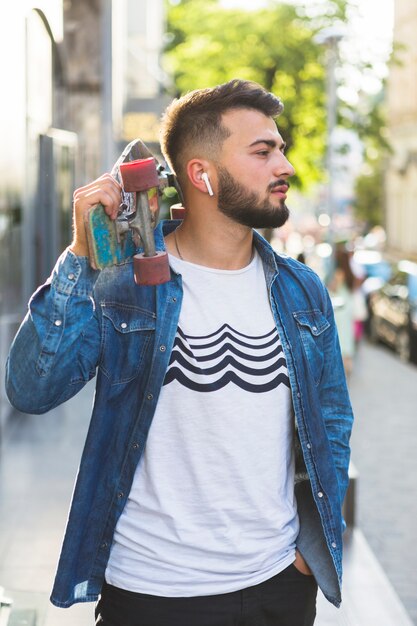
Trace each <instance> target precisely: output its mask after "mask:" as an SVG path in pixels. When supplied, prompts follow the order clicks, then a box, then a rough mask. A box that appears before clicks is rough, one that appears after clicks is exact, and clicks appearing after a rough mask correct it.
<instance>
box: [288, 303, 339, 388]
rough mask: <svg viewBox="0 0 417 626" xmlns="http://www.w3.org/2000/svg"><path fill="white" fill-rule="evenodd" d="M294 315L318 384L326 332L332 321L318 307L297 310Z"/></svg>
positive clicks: (322, 362)
mask: <svg viewBox="0 0 417 626" xmlns="http://www.w3.org/2000/svg"><path fill="white" fill-rule="evenodd" d="M293 315H294V317H295V321H296V322H297V327H298V332H299V333H300V337H301V343H302V346H303V350H304V352H305V355H306V357H307V362H308V365H309V367H310V371H311V373H312V375H313V379H314V383H315V384H316V385H318V384H319V382H320V380H321V376H322V373H323V364H324V333H325V331H326V330H327V329H328V328H329V327H330V323H329V322H328V321H327V319H326V318H325V317H324V315H323V313H322V312H321V311H319V310H318V309H313V310H311V311H297V312H295V313H293Z"/></svg>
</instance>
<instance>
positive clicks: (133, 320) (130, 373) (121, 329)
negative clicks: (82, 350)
mask: <svg viewBox="0 0 417 626" xmlns="http://www.w3.org/2000/svg"><path fill="white" fill-rule="evenodd" d="M102 313H103V335H102V336H103V350H102V359H101V365H100V367H101V369H102V371H103V373H104V374H105V375H106V376H107V378H109V379H110V380H111V382H112V383H113V384H118V383H127V382H128V381H129V380H132V378H135V376H136V375H137V374H138V372H139V369H140V367H141V365H142V363H143V359H144V356H145V354H146V351H147V349H149V348H150V346H152V344H153V337H154V334H155V322H156V317H155V315H154V314H153V313H151V312H150V311H146V310H143V309H140V308H138V307H130V306H126V305H116V304H107V303H106V304H102Z"/></svg>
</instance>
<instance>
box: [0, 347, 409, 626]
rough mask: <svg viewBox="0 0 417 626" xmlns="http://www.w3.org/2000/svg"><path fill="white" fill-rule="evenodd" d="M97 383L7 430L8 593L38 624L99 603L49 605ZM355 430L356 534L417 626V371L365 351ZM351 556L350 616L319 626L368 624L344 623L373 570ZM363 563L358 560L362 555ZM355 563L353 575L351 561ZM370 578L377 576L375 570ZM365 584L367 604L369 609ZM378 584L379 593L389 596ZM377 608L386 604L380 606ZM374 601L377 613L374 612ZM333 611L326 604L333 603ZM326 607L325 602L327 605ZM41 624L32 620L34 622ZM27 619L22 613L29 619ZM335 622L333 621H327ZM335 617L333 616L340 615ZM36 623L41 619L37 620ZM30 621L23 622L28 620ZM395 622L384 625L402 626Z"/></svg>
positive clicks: (2, 579) (4, 574) (1, 546)
mask: <svg viewBox="0 0 417 626" xmlns="http://www.w3.org/2000/svg"><path fill="white" fill-rule="evenodd" d="M93 388H94V383H90V384H89V385H88V386H87V388H86V389H85V390H83V391H82V392H81V393H80V394H79V395H78V396H77V397H76V398H74V399H73V400H71V401H69V402H67V403H66V404H64V405H63V406H61V407H59V408H58V409H56V410H54V411H51V412H50V413H48V414H46V415H44V416H28V415H17V416H16V417H15V419H14V420H12V421H11V422H10V423H9V426H8V429H7V432H6V434H5V439H4V441H3V445H2V449H1V454H0V586H3V587H5V589H6V594H7V595H8V596H10V597H11V598H12V599H13V601H14V607H15V610H16V611H18V610H20V611H25V619H27V621H26V622H24V623H28V624H31V625H32V624H35V623H36V626H70V625H71V626H74V624H77V626H90V625H91V624H92V623H93V621H94V620H93V610H94V607H93V605H92V604H91V603H90V604H87V605H77V606H75V607H73V608H71V609H70V610H62V609H57V608H55V607H53V606H52V605H51V604H50V603H49V600H48V598H49V593H50V590H51V586H52V582H53V577H54V573H55V566H56V562H57V558H58V554H59V548H60V542H61V539H62V534H63V530H64V525H65V518H66V514H67V510H68V505H69V501H70V498H71V490H72V485H73V480H74V477H75V474H76V470H77V463H78V460H79V456H80V452H81V446H82V444H83V440H84V437H85V434H86V430H87V427H88V419H89V413H90V405H91V401H92V394H93ZM350 388H351V395H352V402H353V407H354V411H355V415H356V423H355V428H354V432H353V437H352V449H353V454H352V458H353V462H354V465H355V467H356V469H357V470H358V473H359V478H358V483H357V510H356V512H357V517H356V519H357V526H358V527H359V528H360V529H361V530H362V531H363V533H364V535H365V538H366V540H367V543H368V545H369V546H370V547H371V549H372V551H373V553H374V555H375V556H376V557H377V559H378V560H379V562H380V564H382V567H383V569H384V570H385V573H386V574H387V575H388V577H389V580H390V582H391V583H392V585H393V586H394V588H395V590H396V592H397V594H398V595H399V596H400V598H401V600H402V602H403V604H404V605H405V607H406V608H407V610H408V612H409V614H410V615H411V616H412V618H413V621H414V623H415V624H417V593H416V589H417V568H416V567H415V563H416V562H417V544H416V542H415V540H414V532H413V527H414V519H415V518H416V516H417V504H416V498H415V494H416V486H417V455H415V453H414V451H415V450H416V448H417V428H416V426H415V419H416V406H417V367H416V366H412V365H407V364H404V363H402V362H401V361H400V360H399V359H398V357H397V356H396V355H395V354H394V353H392V352H391V351H390V350H388V349H386V348H384V347H380V346H372V345H368V344H367V343H364V344H363V345H362V346H361V347H360V350H359V352H358V354H357V358H356V362H355V370H354V373H353V376H352V379H351V382H350ZM356 550H357V551H356V552H355V551H354V552H353V554H352V553H349V552H348V553H347V555H346V557H347V558H346V562H347V565H348V568H347V572H346V574H347V575H346V579H345V580H346V586H348V585H349V586H350V588H349V589H345V600H346V602H345V603H344V605H343V610H342V611H341V612H340V611H336V612H333V613H332V610H331V607H330V605H329V607H330V609H329V607H327V606H325V610H324V611H322V613H321V615H322V617H321V618H320V604H319V618H318V619H317V624H318V626H321V625H323V626H324V625H326V626H327V624H329V625H331V626H336V621H335V619H336V614H338V615H340V618H339V619H340V620H341V621H340V622H339V620H338V621H337V623H343V624H353V625H354V626H362V624H364V626H369V624H370V622H369V620H366V619H365V621H363V622H359V621H358V620H357V619H356V618H355V619H353V620H352V619H350V620H348V618H347V617H346V616H348V615H349V613H351V611H352V607H353V604H354V603H353V602H352V601H351V599H352V590H353V591H354V587H355V584H356V585H357V583H358V580H359V586H360V581H361V580H364V576H366V575H367V574H368V570H366V569H363V570H360V569H358V566H359V568H360V567H361V563H362V561H358V555H359V559H360V558H361V553H364V552H366V550H368V547H367V546H361V545H360V544H359V548H356ZM355 555H356V556H355ZM352 558H353V560H354V561H355V562H354V563H353V568H352V565H351V564H350V562H351V561H352ZM369 571H372V570H369ZM372 582H373V581H368V582H365V581H364V591H363V594H362V595H363V596H364V598H363V600H364V602H365V603H366V604H367V605H369V609H371V610H372V606H375V596H377V593H374V594H373V600H372V601H370V599H369V594H368V587H367V585H368V583H371V584H372ZM381 588H382V587H381V586H378V587H377V589H376V591H377V592H378V589H381ZM376 600H377V602H378V597H377V598H376ZM372 602H374V605H372ZM325 604H326V605H327V603H325ZM321 606H322V607H323V599H322V602H321ZM31 611H32V612H33V615H35V611H36V615H37V621H36V622H35V621H30V619H31V618H30V615H31V614H32V613H31ZM22 614H23V613H22ZM327 614H329V615H330V617H329V618H328V619H327V620H326V615H327ZM333 615H334V616H335V617H334V618H333V617H332V616H333ZM33 619H34V618H33ZM21 623H22V622H21ZM404 623H405V622H404V620H401V621H398V620H394V621H392V619H390V618H387V616H385V621H384V620H379V621H378V626H381V624H383V625H384V626H402V625H403V624H404Z"/></svg>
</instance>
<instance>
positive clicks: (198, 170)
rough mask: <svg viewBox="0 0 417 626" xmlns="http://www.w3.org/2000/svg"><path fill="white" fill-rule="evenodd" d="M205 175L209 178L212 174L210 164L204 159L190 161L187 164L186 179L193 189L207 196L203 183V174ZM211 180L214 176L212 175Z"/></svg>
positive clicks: (204, 183) (205, 186) (205, 185)
mask: <svg viewBox="0 0 417 626" xmlns="http://www.w3.org/2000/svg"><path fill="white" fill-rule="evenodd" d="M204 173H206V174H207V175H208V177H209V179H210V178H211V173H213V167H212V166H211V164H210V162H209V161H207V160H205V159H191V161H188V163H187V177H188V180H189V181H190V183H191V184H192V186H193V187H195V188H196V189H198V190H199V191H201V193H204V194H208V193H209V192H208V189H207V184H206V182H205V181H204V178H203V174H204ZM213 178H215V176H214V175H213Z"/></svg>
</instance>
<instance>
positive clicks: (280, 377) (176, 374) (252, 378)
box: [164, 324, 290, 393]
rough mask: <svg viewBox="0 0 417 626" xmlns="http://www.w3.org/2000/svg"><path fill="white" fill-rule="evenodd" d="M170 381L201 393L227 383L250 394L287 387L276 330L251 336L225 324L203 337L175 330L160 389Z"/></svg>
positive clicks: (286, 374)
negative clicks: (280, 386) (166, 368)
mask: <svg viewBox="0 0 417 626" xmlns="http://www.w3.org/2000/svg"><path fill="white" fill-rule="evenodd" d="M174 380H176V381H177V382H178V383H179V384H181V385H183V386H184V387H187V388H188V389H192V390H193V391H198V392H203V393H204V392H211V391H217V390H219V389H222V388H223V387H225V386H226V385H228V384H229V383H232V384H234V385H237V386H238V387H240V388H241V389H244V390H245V391H248V392H251V393H265V392H267V391H271V390H272V389H275V388H276V387H278V386H279V385H286V386H287V387H288V388H289V386H290V383H289V379H288V373H287V367H286V361H285V357H284V354H283V350H282V346H281V342H280V340H279V338H278V333H277V330H276V329H275V328H273V329H272V330H271V331H270V332H268V333H266V334H265V335H259V336H251V335H245V334H243V333H240V332H239V331H237V330H235V329H234V328H232V327H231V326H229V325H228V324H223V326H221V327H220V328H219V329H218V330H217V331H215V332H214V333H211V334H210V335H204V336H192V335H186V334H185V333H184V332H183V331H182V330H181V328H178V330H177V334H176V337H175V342H174V347H173V350H172V354H171V359H170V362H169V366H168V370H167V373H166V375H165V380H164V385H169V384H170V383H171V382H173V381H174Z"/></svg>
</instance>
